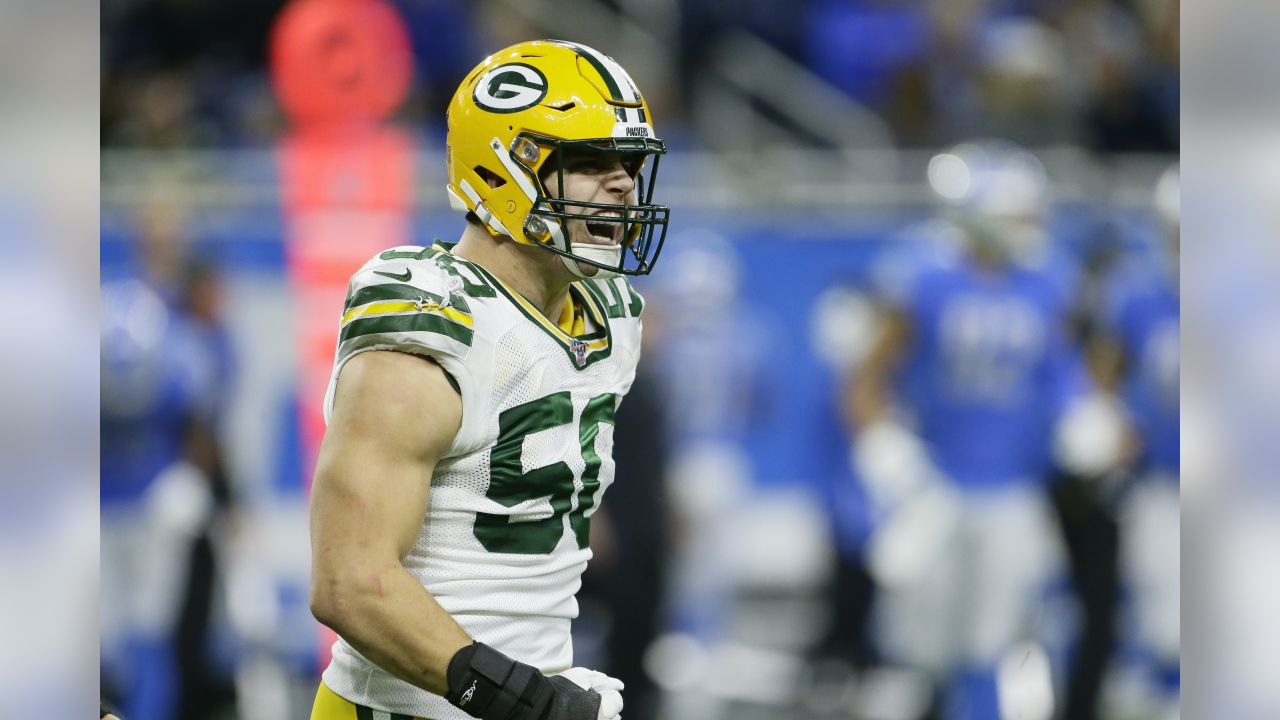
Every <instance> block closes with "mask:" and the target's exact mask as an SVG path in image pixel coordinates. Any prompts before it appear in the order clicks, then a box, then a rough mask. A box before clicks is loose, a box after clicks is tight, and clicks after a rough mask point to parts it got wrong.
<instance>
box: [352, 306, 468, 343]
mask: <svg viewBox="0 0 1280 720" xmlns="http://www.w3.org/2000/svg"><path fill="white" fill-rule="evenodd" d="M406 332H433V333H438V334H440V335H444V336H446V337H450V338H453V339H454V340H457V341H458V342H460V343H462V344H463V345H466V346H467V347H471V338H472V336H473V335H475V333H474V332H473V331H472V330H471V328H468V327H466V326H464V325H460V324H458V323H456V322H453V321H452V320H449V319H448V318H444V317H441V316H439V315H435V314H433V313H416V314H413V315H378V316H374V317H368V318H360V319H357V320H352V321H351V322H350V323H348V324H347V325H346V327H344V328H342V333H341V334H340V335H339V336H338V342H339V343H344V342H346V341H348V340H351V339H352V338H357V337H362V336H365V335H377V334H383V333H406Z"/></svg>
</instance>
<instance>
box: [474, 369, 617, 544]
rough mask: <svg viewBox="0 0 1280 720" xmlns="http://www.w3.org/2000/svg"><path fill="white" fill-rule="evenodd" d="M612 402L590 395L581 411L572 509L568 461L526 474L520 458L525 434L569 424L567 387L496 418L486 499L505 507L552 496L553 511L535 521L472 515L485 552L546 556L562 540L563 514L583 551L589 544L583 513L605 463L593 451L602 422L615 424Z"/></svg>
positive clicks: (570, 403) (587, 523) (570, 405)
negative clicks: (578, 484) (579, 465)
mask: <svg viewBox="0 0 1280 720" xmlns="http://www.w3.org/2000/svg"><path fill="white" fill-rule="evenodd" d="M616 405H617V396H616V395H614V394H613V393H605V394H603V395H597V396H596V397H593V398H591V401H590V402H588V403H587V405H586V407H585V408H583V410H582V420H581V421H580V422H579V423H578V442H579V443H580V445H581V452H582V459H583V461H585V463H586V468H585V469H584V470H583V472H582V489H581V490H576V494H577V499H578V503H577V507H576V508H575V507H573V498H574V495H575V487H574V482H573V470H571V469H569V465H568V463H566V462H564V461H563V460H561V461H559V462H555V463H552V464H550V465H544V466H542V467H538V468H534V469H532V470H530V471H529V472H524V467H523V464H522V462H521V457H522V455H523V453H524V439H525V438H526V437H528V436H529V435H532V434H534V433H536V432H541V431H543V430H551V429H552V428H557V427H560V426H562V425H568V424H570V423H572V422H573V401H572V400H571V399H570V397H569V391H567V390H565V391H562V392H558V393H554V394H552V395H548V396H546V397H544V398H539V399H538V400H534V401H532V402H527V403H524V404H523V405H517V406H515V407H513V408H510V409H509V410H505V411H503V412H502V414H501V415H499V416H498V441H497V443H495V445H494V447H493V452H492V453H490V456H489V477H490V480H489V492H488V493H486V494H485V497H487V498H489V499H490V500H495V501H497V502H498V503H500V504H501V505H502V506H503V507H515V506H516V505H518V504H520V503H522V502H527V501H530V500H538V499H542V498H550V501H551V510H552V513H551V517H548V518H543V519H538V520H517V519H514V518H512V517H510V516H507V515H496V514H492V513H476V525H475V534H476V539H477V540H479V541H480V544H481V545H483V546H484V548H485V549H486V550H488V551H489V552H499V553H520V554H525V555H546V554H548V553H550V552H551V551H552V550H554V549H555V547H556V545H557V544H558V543H559V542H560V536H561V535H562V534H563V532H564V521H563V520H562V519H561V518H563V517H564V515H565V513H569V527H571V528H572V529H573V534H574V537H575V538H576V539H577V541H578V547H579V548H584V549H585V548H586V547H587V546H588V545H589V530H590V526H591V519H590V518H588V517H587V515H586V513H587V511H588V510H590V509H591V508H592V507H593V506H594V505H595V493H596V490H597V489H599V487H600V465H601V464H602V462H603V461H602V460H601V458H600V455H599V454H598V453H597V452H596V447H595V446H596V437H597V436H598V435H599V434H600V425H601V424H604V423H607V424H609V425H612V424H613V413H614V408H615V407H616Z"/></svg>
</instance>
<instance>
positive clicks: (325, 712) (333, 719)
mask: <svg viewBox="0 0 1280 720" xmlns="http://www.w3.org/2000/svg"><path fill="white" fill-rule="evenodd" d="M311 720H425V719H424V718H413V717H410V716H408V715H400V714H397V713H391V712H387V711H386V710H374V709H372V708H367V707H365V706H364V705H356V704H355V703H353V702H351V701H350V700H347V699H346V698H344V697H342V696H340V695H338V694H337V693H335V692H334V691H332V690H330V689H329V688H328V686H326V685H325V684H324V683H320V689H318V690H316V702H315V704H314V705H312V706H311Z"/></svg>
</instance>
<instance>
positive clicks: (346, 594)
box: [310, 565, 368, 634]
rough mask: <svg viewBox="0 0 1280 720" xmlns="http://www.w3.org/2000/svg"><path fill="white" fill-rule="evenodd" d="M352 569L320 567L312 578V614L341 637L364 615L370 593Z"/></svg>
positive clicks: (314, 569) (315, 569) (315, 568)
mask: <svg viewBox="0 0 1280 720" xmlns="http://www.w3.org/2000/svg"><path fill="white" fill-rule="evenodd" d="M359 577H360V575H359V574H358V573H357V572H355V571H354V569H352V568H344V567H325V566H323V565H317V566H316V567H314V568H313V571H312V576H311V597H310V605H311V614H312V616H314V617H315V619H316V620H318V621H319V622H320V623H321V624H322V625H325V626H326V627H329V628H332V629H333V630H334V631H335V632H337V633H339V634H341V633H343V632H344V631H345V630H347V629H348V626H349V625H350V623H351V621H352V620H353V619H354V618H358V617H360V616H361V614H362V610H361V606H362V605H363V604H364V602H365V598H366V596H367V594H368V593H367V592H365V591H364V590H363V589H362V588H361V583H360V581H359Z"/></svg>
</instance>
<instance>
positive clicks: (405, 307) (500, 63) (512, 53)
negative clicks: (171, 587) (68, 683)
mask: <svg viewBox="0 0 1280 720" xmlns="http://www.w3.org/2000/svg"><path fill="white" fill-rule="evenodd" d="M447 142H448V150H447V157H448V177H449V183H448V194H449V199H450V202H451V204H452V205H453V207H454V208H455V209H457V210H460V211H464V212H466V213H467V225H466V228H465V230H464V231H463V233H462V236H461V239H460V240H459V241H458V242H457V243H456V244H445V243H436V244H434V245H433V246H431V247H399V248H393V249H390V250H387V251H385V252H383V253H381V254H379V255H377V256H376V257H374V258H372V259H371V260H369V261H368V262H367V263H366V264H365V265H364V266H363V267H362V268H360V270H359V271H357V272H356V274H355V275H354V276H353V277H352V279H351V284H350V289H349V292H348V295H347V299H346V307H345V312H344V314H343V316H342V319H341V330H340V336H339V341H338V349H337V355H336V359H335V362H334V370H333V376H332V380H331V382H330V386H329V391H328V394H327V397H326V400H325V414H326V417H327V421H328V429H327V432H326V434H325V438H324V442H323V444H322V447H321V449H320V455H319V459H318V462H317V467H316V474H315V481H314V488H313V494H312V509H311V534H312V550H313V568H312V569H313V578H312V590H311V607H312V610H313V612H314V614H315V616H316V617H317V618H318V619H319V620H320V621H321V622H322V623H324V624H325V625H328V626H329V627H331V628H333V629H334V630H335V631H336V632H337V633H338V635H339V640H338V641H337V642H336V643H335V644H334V647H333V659H332V662H331V663H330V664H329V666H328V668H327V669H326V670H325V672H324V674H323V677H322V684H321V686H320V689H319V691H318V693H317V696H316V700H315V705H314V708H313V710H312V718H314V719H316V720H336V719H338V718H342V719H343V720H348V719H350V720H356V719H357V718H360V719H363V718H379V717H381V718H408V717H414V718H424V719H427V720H456V719H462V718H467V717H477V718H484V719H485V720H597V719H599V720H607V719H609V718H616V717H618V715H619V713H620V712H621V710H622V697H621V694H620V691H621V690H622V684H621V683H620V682H618V681H617V680H614V679H612V678H610V677H608V676H605V675H603V674H602V673H598V672H595V671H592V670H588V669H585V668H580V667H571V666H572V665H573V648H572V645H571V640H570V634H569V625H570V622H571V620H572V619H573V618H574V617H575V616H576V615H577V611H578V608H577V603H576V600H575V597H574V595H575V592H576V591H577V589H578V587H579V585H580V581H579V577H580V575H581V574H582V571H583V569H584V567H585V566H586V563H587V561H588V560H589V559H590V557H591V549H590V547H589V545H588V529H589V524H590V521H591V516H592V514H593V513H594V512H595V511H596V509H597V508H598V507H599V505H600V500H601V497H602V495H603V494H604V492H605V490H606V489H607V488H608V486H609V484H610V483H611V482H612V481H613V475H614V467H613V460H612V458H611V448H612V445H613V418H614V412H615V410H616V408H617V407H618V404H619V402H620V401H621V399H622V397H623V395H625V394H626V393H627V390H628V389H629V388H630V387H631V384H632V381H633V379H634V377H635V372H636V362H637V360H638V358H639V350H640V335H641V321H640V316H641V312H642V310H643V308H644V303H643V301H642V300H641V298H640V296H639V295H638V294H637V293H636V292H635V290H634V289H632V286H631V284H630V282H629V281H628V279H627V278H626V276H628V275H642V274H645V273H648V272H649V271H650V270H651V269H652V268H653V264H654V262H655V261H656V260H657V257H658V252H659V250H660V248H661V245H662V242H663V239H664V237H665V234H666V225H667V215H668V210H667V208H665V207H662V206H658V205H655V204H653V203H652V192H653V178H654V175H655V173H656V170H657V161H658V158H659V156H661V155H662V154H663V152H664V151H665V148H664V145H663V142H662V141H661V140H659V139H658V138H657V137H656V136H655V135H654V131H653V125H652V119H651V117H650V115H649V107H648V105H647V104H646V102H645V100H644V97H643V96H642V95H641V94H640V93H639V91H638V90H637V89H636V86H635V83H634V82H633V81H632V80H631V77H630V76H629V75H628V74H627V73H626V71H624V70H623V69H622V68H621V67H620V66H619V65H618V63H617V62H615V61H614V60H613V59H612V58H610V57H608V56H606V55H604V54H602V53H600V52H598V51H596V50H593V49H592V48H589V47H586V46H584V45H578V44H574V43H568V42H559V41H552V40H545V41H535V42H525V43H520V44H517V45H513V46H511V47H509V48H506V49H504V50H501V51H499V52H497V53H495V54H493V55H491V56H489V57H488V58H486V59H485V60H484V61H483V62H481V63H480V64H479V65H478V66H477V67H476V68H475V69H474V70H472V71H471V72H470V73H469V74H468V75H467V76H466V79H465V80H463V82H462V84H461V85H460V86H459V87H458V90H457V92H456V94H455V95H454V97H453V100H452V101H451V102H450V105H449V109H448V141H447Z"/></svg>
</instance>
